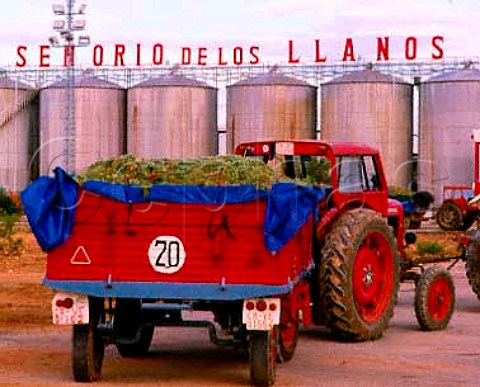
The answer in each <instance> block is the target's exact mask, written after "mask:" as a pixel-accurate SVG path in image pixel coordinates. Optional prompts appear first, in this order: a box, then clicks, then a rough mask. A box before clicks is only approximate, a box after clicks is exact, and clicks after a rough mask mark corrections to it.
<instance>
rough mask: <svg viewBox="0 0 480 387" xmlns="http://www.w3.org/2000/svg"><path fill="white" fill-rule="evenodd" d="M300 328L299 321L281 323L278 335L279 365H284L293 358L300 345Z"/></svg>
mask: <svg viewBox="0 0 480 387" xmlns="http://www.w3.org/2000/svg"><path fill="white" fill-rule="evenodd" d="M298 328H299V324H298V321H286V322H280V326H279V334H278V347H279V348H278V349H279V350H278V352H279V353H278V356H277V362H278V363H283V362H284V361H289V360H291V359H292V358H293V355H294V354H295V350H296V348H297V343H298Z"/></svg>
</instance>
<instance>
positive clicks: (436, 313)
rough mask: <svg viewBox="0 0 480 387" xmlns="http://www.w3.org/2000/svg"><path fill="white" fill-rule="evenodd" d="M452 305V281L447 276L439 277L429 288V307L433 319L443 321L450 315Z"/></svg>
mask: <svg viewBox="0 0 480 387" xmlns="http://www.w3.org/2000/svg"><path fill="white" fill-rule="evenodd" d="M451 305H452V294H451V291H450V283H449V282H448V280H447V279H446V278H443V277H441V278H437V279H435V280H434V281H433V282H432V283H431V284H430V288H429V290H428V297H427V308H428V314H429V316H430V318H431V319H432V320H433V321H436V322H441V321H443V320H444V319H445V318H447V317H448V314H449V312H450V307H451Z"/></svg>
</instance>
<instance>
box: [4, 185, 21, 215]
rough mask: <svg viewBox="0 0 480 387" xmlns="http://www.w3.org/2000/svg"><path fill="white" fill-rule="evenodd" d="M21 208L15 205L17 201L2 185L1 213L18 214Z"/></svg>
mask: <svg viewBox="0 0 480 387" xmlns="http://www.w3.org/2000/svg"><path fill="white" fill-rule="evenodd" d="M19 212H20V209H19V208H18V207H17V206H16V205H15V202H14V201H13V199H12V198H11V197H10V195H9V194H8V193H7V191H5V190H4V189H3V188H2V187H0V214H7V215H12V214H17V213H19Z"/></svg>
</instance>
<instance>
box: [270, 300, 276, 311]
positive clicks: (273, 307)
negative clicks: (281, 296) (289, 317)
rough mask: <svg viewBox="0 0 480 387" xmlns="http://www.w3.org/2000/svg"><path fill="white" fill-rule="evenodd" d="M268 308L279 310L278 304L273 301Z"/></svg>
mask: <svg viewBox="0 0 480 387" xmlns="http://www.w3.org/2000/svg"><path fill="white" fill-rule="evenodd" d="M268 309H270V310H271V311H272V312H275V311H276V310H277V304H275V303H273V302H272V303H271V304H270V305H268Z"/></svg>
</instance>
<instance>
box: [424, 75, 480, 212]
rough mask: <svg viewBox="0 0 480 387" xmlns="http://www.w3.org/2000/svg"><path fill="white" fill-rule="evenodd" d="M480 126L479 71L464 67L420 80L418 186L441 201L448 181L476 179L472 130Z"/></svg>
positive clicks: (468, 182)
mask: <svg viewBox="0 0 480 387" xmlns="http://www.w3.org/2000/svg"><path fill="white" fill-rule="evenodd" d="M478 128H480V71H478V70H475V69H464V70H460V71H453V72H448V73H444V74H440V75H438V76H434V77H432V78H430V79H428V80H426V81H424V82H422V83H421V84H420V127H419V132H420V138H419V161H418V173H419V176H418V178H419V189H427V190H429V191H431V192H432V193H434V196H435V201H436V202H437V203H441V201H442V187H443V186H444V185H445V184H468V185H471V184H472V182H473V177H474V176H473V174H474V170H473V164H474V162H473V143H472V140H471V137H470V135H471V133H472V131H473V130H474V129H478Z"/></svg>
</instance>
